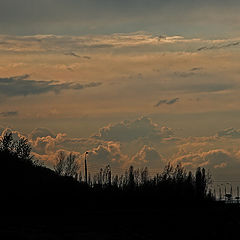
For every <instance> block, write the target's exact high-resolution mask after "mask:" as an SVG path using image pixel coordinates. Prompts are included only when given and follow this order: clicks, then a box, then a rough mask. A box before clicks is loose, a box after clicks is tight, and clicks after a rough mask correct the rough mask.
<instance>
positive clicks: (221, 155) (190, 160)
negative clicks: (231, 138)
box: [175, 149, 235, 169]
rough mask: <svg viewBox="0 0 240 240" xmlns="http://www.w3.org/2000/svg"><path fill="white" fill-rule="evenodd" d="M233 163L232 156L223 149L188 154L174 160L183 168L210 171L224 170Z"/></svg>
mask: <svg viewBox="0 0 240 240" xmlns="http://www.w3.org/2000/svg"><path fill="white" fill-rule="evenodd" d="M234 161H235V159H234V157H233V155H232V154H231V153H229V152H228V151H226V150H224V149H215V150H210V151H207V152H200V153H189V154H186V155H183V156H180V157H178V158H176V159H175V162H176V163H181V164H182V165H183V166H185V167H190V168H192V169H196V168H197V167H205V168H210V169H217V168H225V167H227V166H228V165H231V164H232V163H233V162H234Z"/></svg>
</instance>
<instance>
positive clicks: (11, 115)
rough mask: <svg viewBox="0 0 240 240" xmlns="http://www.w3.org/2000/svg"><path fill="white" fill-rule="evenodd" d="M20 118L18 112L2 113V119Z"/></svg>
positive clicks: (0, 114) (0, 115) (0, 113)
mask: <svg viewBox="0 0 240 240" xmlns="http://www.w3.org/2000/svg"><path fill="white" fill-rule="evenodd" d="M16 116H18V112H17V111H11V112H0V117H16Z"/></svg>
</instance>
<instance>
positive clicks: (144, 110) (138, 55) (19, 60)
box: [0, 0, 240, 180]
mask: <svg viewBox="0 0 240 240" xmlns="http://www.w3.org/2000/svg"><path fill="white" fill-rule="evenodd" d="M239 10H240V2H239V1H235V0H229V1H223V0H218V1H217V0H212V1H211V0H209V1H206V0H203V1H194V0H168V1H166V0H128V1H127V0H122V1H119V0H78V1H77V0H41V1H37V0H8V1H4V0H0V101H1V104H0V133H1V134H4V133H6V132H7V131H12V132H13V133H14V136H15V138H16V139H18V138H19V137H21V136H26V137H28V139H29V141H30V143H31V144H32V149H33V154H34V155H35V157H36V158H38V159H40V160H41V161H43V162H44V164H45V165H47V166H49V167H52V166H53V164H54V161H55V157H56V154H57V153H58V151H60V150H63V151H66V152H67V153H69V152H71V151H73V152H74V153H75V154H76V155H77V156H78V157H79V161H80V162H81V163H82V160H83V158H84V153H85V152H86V151H89V155H88V161H89V169H90V171H92V172H96V171H97V169H99V168H100V167H104V166H105V165H107V164H110V165H111V166H112V167H113V169H115V172H120V171H122V170H123V169H125V168H127V167H128V166H129V165H131V164H133V165H134V166H136V167H139V168H141V167H144V166H148V167H149V169H150V171H152V172H153V173H154V172H156V171H159V170H161V169H163V167H164V166H165V165H166V164H167V163H168V162H171V163H173V164H177V163H181V164H182V165H183V166H184V167H186V168H187V169H190V170H194V169H196V168H197V167H198V166H200V167H205V168H206V169H209V170H210V171H211V173H212V175H213V176H214V178H215V179H217V180H228V179H229V180H240V178H239V177H238V176H239V172H240V122H239V118H240V105H239V100H240V94H239V93H240V81H239V76H240V71H239V60H240V31H239V24H238V23H239V20H240V19H239V18H240V16H239Z"/></svg>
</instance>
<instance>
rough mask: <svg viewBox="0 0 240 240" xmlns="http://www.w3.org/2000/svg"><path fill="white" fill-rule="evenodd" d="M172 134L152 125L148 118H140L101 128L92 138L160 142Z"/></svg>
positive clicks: (170, 131)
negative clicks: (146, 139) (147, 139)
mask: <svg viewBox="0 0 240 240" xmlns="http://www.w3.org/2000/svg"><path fill="white" fill-rule="evenodd" d="M173 134H174V133H173V131H172V129H170V128H167V127H161V126H159V124H157V123H153V122H152V120H151V119H150V118H147V117H141V118H139V119H137V120H135V121H123V122H120V123H116V124H110V125H108V126H106V127H103V128H101V129H100V130H99V133H98V134H97V135H94V136H92V137H93V138H96V139H102V140H107V141H132V140H135V139H139V138H149V139H152V140H161V139H162V138H164V137H170V136H172V135H173Z"/></svg>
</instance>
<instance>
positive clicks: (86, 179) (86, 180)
mask: <svg viewBox="0 0 240 240" xmlns="http://www.w3.org/2000/svg"><path fill="white" fill-rule="evenodd" d="M87 154H88V152H85V183H87V182H88V178H87Z"/></svg>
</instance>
